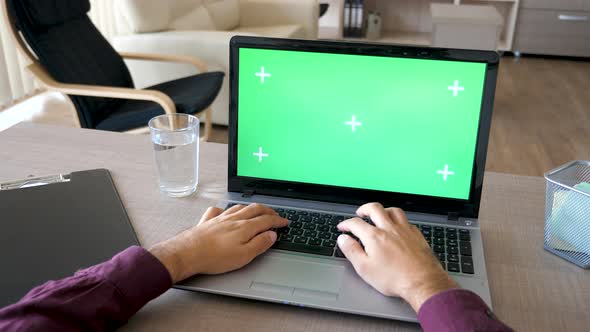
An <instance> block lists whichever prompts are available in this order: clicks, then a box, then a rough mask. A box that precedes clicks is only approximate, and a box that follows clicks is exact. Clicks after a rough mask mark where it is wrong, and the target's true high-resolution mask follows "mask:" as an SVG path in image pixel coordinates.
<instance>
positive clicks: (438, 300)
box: [418, 289, 513, 332]
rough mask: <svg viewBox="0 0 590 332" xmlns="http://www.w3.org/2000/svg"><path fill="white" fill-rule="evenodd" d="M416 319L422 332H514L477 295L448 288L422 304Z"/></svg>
mask: <svg viewBox="0 0 590 332" xmlns="http://www.w3.org/2000/svg"><path fill="white" fill-rule="evenodd" d="M418 320H419V321H420V324H421V325H422V328H423V329H424V331H425V332H430V331H436V332H446V331H448V332H463V331H465V332H467V331H495V332H509V331H513V330H512V329H511V328H510V327H508V326H507V325H505V324H504V323H502V322H501V321H499V320H498V319H497V318H496V317H495V315H494V314H493V313H492V311H491V310H490V309H489V308H488V307H487V305H486V304H485V303H484V302H483V300H482V299H481V298H479V296H477V295H475V294H474V293H472V292H470V291H467V290H463V289H451V290H448V291H445V292H442V293H439V294H437V295H434V296H433V297H431V298H430V299H429V300H427V301H426V302H424V304H423V305H422V306H421V308H420V311H419V312H418Z"/></svg>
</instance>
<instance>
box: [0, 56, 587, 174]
mask: <svg viewBox="0 0 590 332" xmlns="http://www.w3.org/2000/svg"><path fill="white" fill-rule="evenodd" d="M72 109H73V106H72V105H71V103H70V102H69V101H68V100H67V99H66V98H64V97H63V96H61V95H59V94H54V93H46V94H43V95H40V96H37V97H33V98H31V99H29V100H27V101H25V102H22V103H20V104H19V105H16V106H15V107H12V108H10V109H8V110H5V111H2V112H0V131H1V130H4V129H6V128H8V127H10V126H12V125H14V124H16V123H18V122H19V121H32V122H37V123H48V124H54V125H62V126H73V125H74V118H73V115H72V114H73V112H72ZM589 120H590V61H573V60H562V59H543V58H528V57H527V58H514V57H504V58H503V59H502V63H501V65H500V74H499V78H498V86H497V91H496V101H495V107H494V116H493V123H492V130H491V134H490V145H489V151H488V162H487V166H486V169H487V170H489V171H495V172H503V173H513V174H521V175H532V176H542V175H543V173H544V172H546V171H548V170H550V169H552V168H555V167H557V166H559V165H561V164H563V163H565V162H567V161H569V160H574V159H584V160H590V142H589V140H588V139H589V138H590V121H589ZM212 141H214V142H219V143H227V128H226V127H223V126H215V127H214V131H213V135H212Z"/></svg>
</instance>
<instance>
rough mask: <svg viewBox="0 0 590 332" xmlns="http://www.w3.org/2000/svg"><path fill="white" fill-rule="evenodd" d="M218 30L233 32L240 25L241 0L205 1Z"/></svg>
mask: <svg viewBox="0 0 590 332" xmlns="http://www.w3.org/2000/svg"><path fill="white" fill-rule="evenodd" d="M204 3H205V7H206V8H207V10H208V11H209V15H211V18H212V19H213V22H214V23H215V28H217V29H218V30H232V29H234V28H236V27H237V26H238V25H239V24H240V1H239V0H204Z"/></svg>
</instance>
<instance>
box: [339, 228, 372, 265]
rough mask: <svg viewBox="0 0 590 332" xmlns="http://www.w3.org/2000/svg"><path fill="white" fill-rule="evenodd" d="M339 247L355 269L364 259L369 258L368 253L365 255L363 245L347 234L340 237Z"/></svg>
mask: <svg viewBox="0 0 590 332" xmlns="http://www.w3.org/2000/svg"><path fill="white" fill-rule="evenodd" d="M338 247H339V248H340V251H342V253H343V254H344V256H346V259H348V260H349V261H350V263H352V265H353V266H354V267H355V269H356V268H357V267H358V266H359V265H360V264H361V262H362V261H363V260H364V259H366V258H367V253H365V250H363V248H362V247H361V244H360V243H358V241H355V240H354V239H353V238H351V237H350V236H348V235H346V234H343V235H340V236H339V237H338Z"/></svg>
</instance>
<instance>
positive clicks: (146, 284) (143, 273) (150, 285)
mask: <svg viewBox="0 0 590 332" xmlns="http://www.w3.org/2000/svg"><path fill="white" fill-rule="evenodd" d="M84 273H85V274H96V275H100V276H102V277H103V278H104V279H105V280H106V281H109V282H110V283H111V284H112V285H114V286H115V287H116V288H117V289H118V290H119V292H121V294H122V295H123V297H124V298H125V300H126V302H127V305H128V306H129V307H128V309H129V311H130V312H133V313H135V312H137V311H138V310H139V309H140V308H141V307H143V306H144V305H145V304H146V303H147V302H149V301H151V300H152V299H154V298H156V297H158V296H160V295H161V294H162V293H164V292H165V291H167V290H168V289H169V288H170V287H172V278H171V276H170V273H169V272H168V270H167V269H166V268H165V267H164V265H163V264H162V263H161V262H160V261H159V260H158V259H157V258H156V257H154V255H152V254H151V253H150V252H149V251H147V250H146V249H144V248H142V247H137V246H133V247H130V248H127V249H126V250H124V251H123V252H121V253H119V254H117V255H116V256H115V257H113V258H112V259H111V260H110V261H108V262H107V263H105V264H100V265H96V266H93V267H91V268H89V269H86V270H84Z"/></svg>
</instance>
